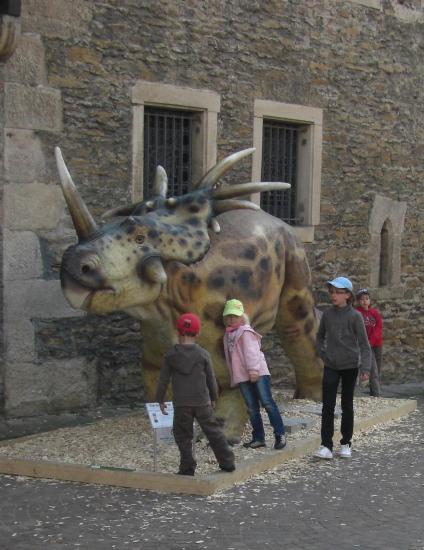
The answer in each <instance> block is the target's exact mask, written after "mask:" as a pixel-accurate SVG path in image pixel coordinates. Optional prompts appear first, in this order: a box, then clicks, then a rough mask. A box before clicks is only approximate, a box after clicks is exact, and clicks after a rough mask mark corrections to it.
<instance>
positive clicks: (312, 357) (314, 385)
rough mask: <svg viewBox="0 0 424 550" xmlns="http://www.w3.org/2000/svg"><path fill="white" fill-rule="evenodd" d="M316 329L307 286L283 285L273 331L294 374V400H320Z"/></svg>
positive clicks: (320, 389)
mask: <svg viewBox="0 0 424 550" xmlns="http://www.w3.org/2000/svg"><path fill="white" fill-rule="evenodd" d="M317 328H318V321H317V318H316V314H315V310H314V303H313V297H312V293H311V291H310V290H309V287H306V286H305V287H303V288H300V285H296V287H291V286H289V285H287V286H285V287H284V289H283V293H282V295H281V299H280V305H279V314H278V317H277V323H276V329H277V332H278V335H279V337H280V339H281V343H282V346H283V348H284V351H285V352H286V354H287V356H288V357H289V359H290V361H291V363H292V365H293V367H294V370H295V375H296V390H295V394H294V397H295V398H299V399H301V398H303V399H314V400H316V401H320V400H321V392H322V388H321V383H322V372H323V365H322V361H321V360H320V358H319V357H318V355H317V353H316V349H315V335H316V331H317Z"/></svg>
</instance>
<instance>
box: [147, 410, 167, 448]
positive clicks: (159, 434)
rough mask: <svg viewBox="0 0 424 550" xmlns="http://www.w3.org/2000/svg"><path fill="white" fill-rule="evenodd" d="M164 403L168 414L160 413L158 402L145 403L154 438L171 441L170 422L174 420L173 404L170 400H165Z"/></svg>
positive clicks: (163, 441)
mask: <svg viewBox="0 0 424 550" xmlns="http://www.w3.org/2000/svg"><path fill="white" fill-rule="evenodd" d="M165 405H166V412H167V413H168V414H162V411H161V410H160V406H159V403H146V409H147V413H148V415H149V420H150V424H151V426H152V428H153V430H154V433H155V437H156V440H157V441H161V442H162V443H173V442H174V436H173V435H172V424H173V421H174V405H173V403H172V401H167V402H166V403H165Z"/></svg>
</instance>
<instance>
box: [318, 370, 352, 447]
mask: <svg viewBox="0 0 424 550" xmlns="http://www.w3.org/2000/svg"><path fill="white" fill-rule="evenodd" d="M357 376H358V369H346V370H340V371H339V370H334V369H329V368H328V367H324V376H323V379H322V420H321V444H322V445H324V447H327V448H328V449H330V451H332V450H333V435H334V409H335V407H336V398H337V388H338V386H339V381H340V380H341V381H342V399H341V405H342V423H341V428H340V431H341V433H342V439H341V440H340V443H341V444H342V445H346V444H349V445H350V443H351V439H352V435H353V393H354V391H355V383H356V378H357Z"/></svg>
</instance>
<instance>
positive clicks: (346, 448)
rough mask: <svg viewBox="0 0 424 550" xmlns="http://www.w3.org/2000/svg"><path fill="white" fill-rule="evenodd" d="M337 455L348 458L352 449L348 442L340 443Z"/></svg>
mask: <svg viewBox="0 0 424 550" xmlns="http://www.w3.org/2000/svg"><path fill="white" fill-rule="evenodd" d="M339 456H340V457H341V458H350V457H351V456H352V449H351V447H350V445H349V443H346V445H340V452H339Z"/></svg>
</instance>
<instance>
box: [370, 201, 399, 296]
mask: <svg viewBox="0 0 424 550" xmlns="http://www.w3.org/2000/svg"><path fill="white" fill-rule="evenodd" d="M406 206H407V204H406V202H400V201H394V200H392V199H389V198H387V197H383V196H382V195H377V194H376V195H375V197H374V204H373V207H372V210H371V215H370V220H369V232H370V247H369V266H370V281H369V283H370V287H371V289H372V294H373V296H375V297H376V298H377V299H378V298H380V299H388V298H396V297H402V296H403V293H404V287H403V286H402V285H401V281H400V273H401V265H400V257H401V254H400V252H401V240H402V233H403V229H404V221H405V214H406Z"/></svg>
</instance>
